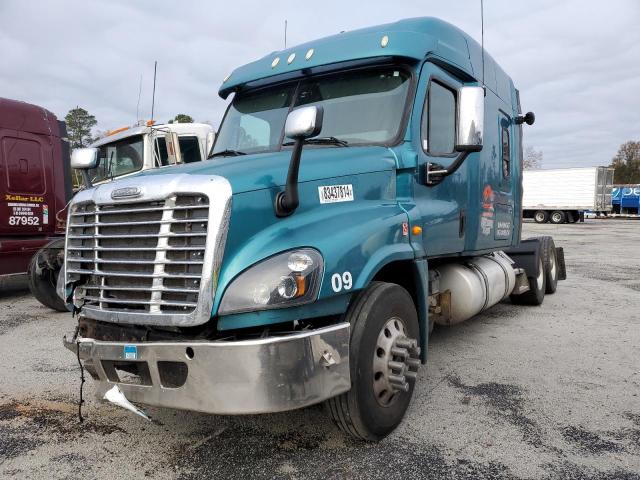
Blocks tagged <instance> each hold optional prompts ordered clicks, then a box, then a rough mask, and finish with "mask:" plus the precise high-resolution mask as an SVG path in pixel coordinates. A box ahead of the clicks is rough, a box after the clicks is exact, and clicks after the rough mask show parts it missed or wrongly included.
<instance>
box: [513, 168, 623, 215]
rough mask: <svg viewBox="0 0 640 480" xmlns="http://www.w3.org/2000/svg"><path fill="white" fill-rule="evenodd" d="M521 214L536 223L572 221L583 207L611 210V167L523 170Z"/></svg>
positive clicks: (599, 212) (603, 210)
mask: <svg viewBox="0 0 640 480" xmlns="http://www.w3.org/2000/svg"><path fill="white" fill-rule="evenodd" d="M522 189H523V195H522V216H523V218H533V219H534V220H535V221H536V222H537V223H547V222H551V223H575V222H577V221H578V220H580V219H583V218H584V212H585V211H591V212H594V213H595V214H596V215H600V214H605V215H606V214H608V213H610V212H611V208H612V207H611V192H612V190H613V168H610V167H582V168H554V169H548V170H525V171H524V172H523V175H522Z"/></svg>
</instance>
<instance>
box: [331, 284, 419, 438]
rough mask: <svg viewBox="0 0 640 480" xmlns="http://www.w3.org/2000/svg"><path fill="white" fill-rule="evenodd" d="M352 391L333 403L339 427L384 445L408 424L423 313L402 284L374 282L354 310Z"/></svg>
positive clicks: (351, 312) (351, 315)
mask: <svg viewBox="0 0 640 480" xmlns="http://www.w3.org/2000/svg"><path fill="white" fill-rule="evenodd" d="M347 320H348V321H349V322H350V323H351V344H350V349H349V361H350V369H351V390H349V391H348V392H346V393H343V394H342V395H339V396H337V397H334V398H331V399H329V400H327V402H326V407H327V410H328V412H329V415H330V416H331V417H332V419H333V421H334V422H335V423H336V425H337V426H338V427H339V428H340V429H341V430H343V431H344V432H345V433H347V434H349V435H351V436H353V437H356V438H358V439H362V440H367V441H378V440H381V439H383V438H384V437H386V436H387V435H389V434H390V433H391V432H392V431H393V430H394V429H395V428H396V427H397V426H398V425H399V424H400V422H401V421H402V418H403V417H404V414H405V412H406V410H407V407H408V406H409V402H410V401H411V396H412V395H413V389H414V386H415V381H416V376H417V370H418V367H419V366H420V348H419V347H418V339H419V328H418V315H417V313H416V309H415V306H414V304H413V299H412V298H411V296H410V295H409V293H408V292H407V291H406V290H405V289H404V288H402V287H400V286H399V285H395V284H392V283H382V282H373V283H372V284H371V285H370V286H369V287H368V288H367V289H366V290H364V291H363V292H362V293H361V294H360V295H359V296H358V297H357V298H356V300H355V302H354V303H353V304H352V305H351V306H350V308H349V311H348V312H347Z"/></svg>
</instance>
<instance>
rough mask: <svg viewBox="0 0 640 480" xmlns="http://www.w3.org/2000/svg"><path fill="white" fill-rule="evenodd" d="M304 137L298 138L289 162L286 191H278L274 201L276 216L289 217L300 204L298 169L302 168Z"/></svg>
mask: <svg viewBox="0 0 640 480" xmlns="http://www.w3.org/2000/svg"><path fill="white" fill-rule="evenodd" d="M303 145H304V138H302V137H299V138H296V142H295V144H294V145H293V151H292V152H291V161H290V162H289V170H288V171H287V184H286V186H285V188H284V192H278V194H277V195H276V199H275V202H274V208H275V211H276V216H278V217H288V216H289V215H291V214H292V213H293V212H295V211H296V208H298V205H299V203H300V202H299V199H298V171H299V170H300V157H301V156H302V147H303Z"/></svg>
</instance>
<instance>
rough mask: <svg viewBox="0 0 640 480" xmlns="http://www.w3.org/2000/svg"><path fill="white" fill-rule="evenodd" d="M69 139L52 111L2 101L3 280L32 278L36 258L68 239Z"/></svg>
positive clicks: (0, 217)
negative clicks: (26, 275)
mask: <svg viewBox="0 0 640 480" xmlns="http://www.w3.org/2000/svg"><path fill="white" fill-rule="evenodd" d="M66 136H67V131H66V126H65V123H64V122H62V121H59V120H58V119H57V118H56V116H55V115H54V114H53V113H51V112H50V111H48V110H46V109H44V108H42V107H39V106H37V105H32V104H29V103H25V102H19V101H16V100H9V99H6V98H0V279H2V278H8V277H9V276H11V275H20V274H24V273H27V270H28V268H29V264H30V262H31V259H32V257H33V256H34V253H35V252H37V251H38V250H39V249H40V248H41V247H42V246H44V245H46V244H47V243H49V242H51V241H53V240H55V239H57V238H61V237H63V236H64V233H65V223H66V212H64V210H65V207H66V205H67V202H68V201H69V199H70V198H71V196H72V194H73V192H72V187H71V175H70V172H69V169H70V162H69V143H68V141H67V139H66ZM41 280H42V281H47V279H46V278H45V279H41ZM51 281H53V282H54V284H55V279H51ZM36 287H37V286H36ZM32 288H33V286H32ZM50 300H51V302H56V301H58V302H59V300H58V299H57V298H55V297H53V296H52V298H51V299H50Z"/></svg>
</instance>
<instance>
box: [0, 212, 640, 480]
mask: <svg viewBox="0 0 640 480" xmlns="http://www.w3.org/2000/svg"><path fill="white" fill-rule="evenodd" d="M524 232H525V236H533V235H542V234H545V235H547V234H548V235H553V236H554V237H555V239H556V244H557V245H561V246H564V247H565V252H566V261H567V268H568V276H569V278H568V280H567V281H565V282H562V283H561V284H560V287H559V289H558V292H557V293H556V294H555V295H552V296H548V297H546V298H545V301H544V304H543V305H542V306H541V307H519V306H515V305H511V304H509V303H503V304H500V305H498V306H496V307H494V308H493V309H491V310H490V311H488V312H486V313H485V314H483V315H479V316H477V317H476V318H474V319H472V320H471V321H468V322H466V323H464V324H461V325H459V326H456V327H452V328H438V329H436V331H435V332H434V334H433V336H432V338H431V343H430V346H429V362H428V365H427V366H426V368H424V367H423V368H422V369H421V372H420V376H419V382H418V385H417V387H416V391H415V395H414V398H413V402H412V404H411V407H410V409H409V412H408V414H407V417H406V418H405V421H404V422H403V424H402V425H401V426H400V428H399V429H398V430H397V431H396V432H395V433H394V434H392V435H391V436H390V437H389V438H387V439H386V440H384V441H383V442H381V443H379V444H361V443H357V442H354V441H351V440H349V439H346V438H345V437H343V436H342V435H341V434H340V432H339V431H338V430H336V429H335V428H334V427H333V426H332V425H331V424H330V423H329V422H328V421H327V420H326V417H325V416H324V415H323V412H322V409H321V408H320V407H314V408H308V409H305V410H302V411H295V412H289V413H283V414H277V415H261V416H250V417H218V416H209V415H203V414H194V413H189V412H182V411H174V410H160V409H150V413H151V414H152V415H153V416H154V418H155V419H156V420H157V421H156V422H155V423H149V422H147V421H145V420H143V419H141V418H139V417H137V416H134V415H132V414H130V413H128V412H126V411H124V410H122V409H119V408H118V407H115V406H112V405H107V404H103V403H101V402H99V401H97V400H95V399H94V398H93V396H92V395H91V393H92V390H93V388H92V385H91V383H90V382H89V383H87V388H86V391H87V394H88V396H89V399H88V400H87V404H86V406H85V409H84V413H85V416H86V420H85V422H84V423H83V424H80V423H79V422H78V420H77V417H76V411H77V406H76V401H77V394H78V386H79V373H78V368H77V364H76V363H75V358H74V357H73V355H71V354H70V353H69V352H68V351H66V350H65V349H64V348H63V347H62V344H61V337H62V335H63V333H65V332H67V331H70V330H72V329H73V326H74V321H73V320H72V319H71V318H70V317H71V316H70V315H69V314H59V313H52V312H51V311H49V310H47V309H46V308H44V307H42V306H40V305H39V304H38V303H37V302H36V301H35V300H34V299H33V298H31V297H30V296H29V295H28V293H25V292H24V291H22V292H15V291H13V292H6V293H0V354H1V358H2V367H1V368H0V372H1V373H0V477H4V478H9V477H15V478H32V479H39V478H43V479H44V478H47V479H48V478H74V479H75V478H108V479H119V478H123V479H127V480H128V479H130V478H140V477H143V476H148V477H153V478H159V479H164V478H167V479H173V478H181V479H190V478H214V477H215V478H227V477H252V478H321V479H323V480H326V479H331V478H363V479H364V478H385V479H393V478H403V479H407V478H434V479H454V478H491V479H507V478H544V479H583V478H585V479H586V478H597V479H599V478H603V479H604V478H615V479H640V396H639V393H640V373H639V370H640V328H639V327H640V277H639V276H638V272H639V271H640V255H639V254H638V252H640V249H639V245H640V222H633V221H622V220H609V221H607V220H587V222H586V223H584V224H575V225H566V226H552V225H536V224H526V225H525V228H524Z"/></svg>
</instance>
